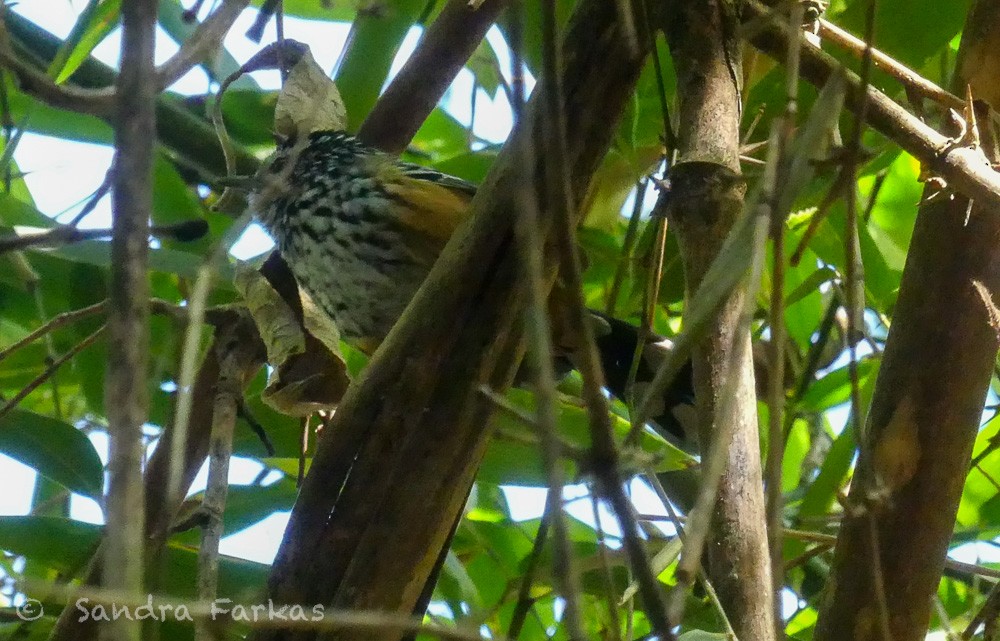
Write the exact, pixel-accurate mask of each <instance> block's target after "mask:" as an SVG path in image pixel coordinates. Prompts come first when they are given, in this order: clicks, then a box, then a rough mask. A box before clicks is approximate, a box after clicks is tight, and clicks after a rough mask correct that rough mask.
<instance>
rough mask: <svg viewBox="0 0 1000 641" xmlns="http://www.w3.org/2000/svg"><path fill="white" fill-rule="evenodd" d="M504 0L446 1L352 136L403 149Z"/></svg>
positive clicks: (391, 149)
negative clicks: (474, 4)
mask: <svg viewBox="0 0 1000 641" xmlns="http://www.w3.org/2000/svg"><path fill="white" fill-rule="evenodd" d="M506 4H507V0H485V2H483V3H482V4H479V5H478V6H473V3H470V2H469V1H468V0H451V1H450V2H449V3H448V4H447V5H446V6H445V8H444V9H443V10H442V11H441V15H439V16H438V17H437V19H436V20H435V21H434V23H433V24H432V25H431V26H430V27H428V28H427V31H426V33H424V36H423V38H422V39H421V40H420V44H419V45H418V46H417V48H416V50H414V52H413V55H411V56H410V57H409V59H408V60H407V61H406V64H405V65H403V68H402V69H401V70H400V71H399V73H398V74H397V75H396V77H395V78H394V79H393V81H392V82H391V83H390V84H389V87H388V88H387V89H386V90H385V93H383V94H382V96H381V97H380V98H379V100H378V102H377V103H376V104H375V107H374V108H373V109H372V110H371V112H370V113H369V114H368V116H367V117H366V118H365V121H364V123H362V125H361V129H360V130H359V131H358V137H359V138H360V139H361V140H364V141H365V142H366V143H368V144H369V145H372V146H373V147H378V148H379V149H383V150H385V151H388V152H390V153H399V152H401V151H403V149H405V148H406V145H408V144H409V142H410V140H411V139H412V138H413V136H414V135H415V134H416V133H417V130H418V129H419V128H420V125H422V124H423V122H424V120H426V119H427V116H428V115H430V113H431V111H432V110H433V109H434V107H435V105H437V103H438V101H439V100H441V96H443V95H444V92H445V91H447V89H448V87H449V86H450V85H451V83H452V81H453V80H454V79H455V76H456V75H457V74H458V72H459V70H461V69H462V66H463V65H464V64H465V63H466V61H468V59H469V57H470V56H472V54H473V52H475V50H476V47H478V46H479V43H480V42H482V40H483V38H484V37H485V36H486V32H487V31H489V29H490V27H491V26H493V23H494V22H495V21H496V19H497V16H499V15H500V11H501V10H502V9H503V8H504V6H505V5H506Z"/></svg>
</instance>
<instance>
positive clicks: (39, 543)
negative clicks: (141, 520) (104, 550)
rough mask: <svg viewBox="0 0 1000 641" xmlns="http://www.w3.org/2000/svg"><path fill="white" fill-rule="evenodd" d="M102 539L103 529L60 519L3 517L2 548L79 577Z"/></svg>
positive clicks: (1, 519) (0, 536)
mask: <svg viewBox="0 0 1000 641" xmlns="http://www.w3.org/2000/svg"><path fill="white" fill-rule="evenodd" d="M100 539H101V526H99V525H93V524H91V523H83V522H82V521H74V520H72V519H65V518H62V517H56V516H0V549H3V550H7V551H8V552H10V553H12V554H16V555H18V556H24V557H27V558H29V559H32V560H34V561H37V562H40V563H44V564H46V565H48V567H50V568H52V569H53V570H56V571H58V572H60V573H62V574H69V575H72V574H75V573H76V572H77V571H79V569H80V568H81V567H82V566H83V564H84V563H86V562H87V559H89V558H90V556H91V554H93V552H94V550H96V549H97V544H98V542H99V541H100Z"/></svg>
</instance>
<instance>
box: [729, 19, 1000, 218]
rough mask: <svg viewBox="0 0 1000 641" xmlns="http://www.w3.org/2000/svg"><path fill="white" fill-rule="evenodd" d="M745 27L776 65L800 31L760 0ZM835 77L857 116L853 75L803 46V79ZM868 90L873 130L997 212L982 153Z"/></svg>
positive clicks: (998, 190)
mask: <svg viewBox="0 0 1000 641" xmlns="http://www.w3.org/2000/svg"><path fill="white" fill-rule="evenodd" d="M744 22H745V24H746V25H747V28H748V30H749V34H748V37H749V39H750V42H751V43H752V44H753V45H754V46H755V47H756V48H758V49H760V50H761V51H763V52H764V53H766V54H768V55H769V56H771V57H773V58H775V59H776V60H778V61H779V62H780V61H783V60H785V58H786V56H787V49H788V43H789V40H790V38H792V37H797V38H798V37H801V34H800V33H798V32H796V33H795V34H791V33H790V31H789V29H788V25H787V24H786V23H785V21H783V20H781V19H780V18H778V17H777V16H775V15H774V14H773V12H770V11H769V10H768V9H767V8H766V7H765V6H764V5H763V4H761V3H760V2H759V1H758V0H747V1H746V5H745V9H744ZM835 73H842V74H843V75H844V77H845V78H846V80H847V101H846V104H847V106H848V107H849V108H851V109H852V110H855V111H857V110H858V108H859V107H860V104H861V100H860V99H861V91H862V83H861V79H860V78H859V77H858V76H857V74H855V73H852V72H850V71H847V70H844V69H843V68H842V66H841V65H840V63H838V62H837V61H836V60H835V59H834V58H833V57H832V56H830V55H829V54H827V53H825V52H823V51H821V50H819V49H817V48H816V47H815V46H814V45H812V44H810V43H809V42H803V43H802V67H801V76H802V78H803V79H805V80H807V81H808V82H809V83H811V84H813V85H815V86H817V87H822V86H824V85H825V84H826V82H827V81H828V80H829V79H830V76H832V75H833V74H835ZM866 91H867V96H868V98H867V103H868V106H867V123H868V124H869V125H870V126H871V127H872V128H874V129H875V130H877V131H878V132H879V133H881V134H882V135H884V136H886V137H888V138H889V139H891V140H892V141H893V142H895V143H896V144H897V145H899V146H900V147H902V148H903V149H904V150H906V151H907V152H908V153H909V154H910V155H912V156H913V157H915V158H917V159H918V160H919V161H920V162H921V163H923V164H924V165H925V166H926V167H928V168H929V169H930V170H931V171H933V172H935V173H936V174H938V175H940V176H941V177H943V178H944V179H945V180H946V181H947V182H948V185H949V186H950V187H951V188H952V189H955V190H957V191H960V192H962V193H963V194H965V195H966V196H968V197H970V198H973V199H974V200H975V201H976V202H978V203H981V204H983V205H986V206H988V207H990V208H997V207H1000V174H998V173H997V172H996V171H994V170H993V169H992V168H991V167H990V164H989V162H988V161H987V159H986V158H985V157H984V156H983V154H982V152H981V151H980V150H978V149H971V148H969V147H965V146H956V145H953V144H952V143H953V141H952V140H951V139H950V138H948V137H947V136H944V135H943V134H940V133H938V132H937V131H935V130H934V129H932V128H931V127H930V126H929V125H927V124H925V123H923V122H921V121H920V119H918V118H917V117H916V116H914V115H913V114H911V113H909V112H908V111H907V110H906V109H904V108H903V107H901V106H900V105H899V104H897V103H896V102H895V101H893V100H892V99H891V98H889V97H888V96H886V95H885V94H884V93H882V92H881V91H879V90H877V89H875V88H874V87H871V86H869V87H867V88H866ZM987 91H991V89H990V88H988V87H984V88H983V92H987ZM978 94H979V92H977V95H978Z"/></svg>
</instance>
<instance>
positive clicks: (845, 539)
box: [814, 0, 1000, 641]
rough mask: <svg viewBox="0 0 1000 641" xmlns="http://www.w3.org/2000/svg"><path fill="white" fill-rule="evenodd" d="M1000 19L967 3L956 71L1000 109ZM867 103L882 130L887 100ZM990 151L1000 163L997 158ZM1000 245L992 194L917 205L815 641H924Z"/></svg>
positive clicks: (970, 421)
mask: <svg viewBox="0 0 1000 641" xmlns="http://www.w3.org/2000/svg"><path fill="white" fill-rule="evenodd" d="M998 12H1000V2H998V1H997V0H978V1H977V2H975V3H974V4H973V8H972V9H971V11H970V13H969V16H968V19H967V21H966V28H965V30H964V31H963V36H962V43H961V46H960V47H959V59H960V61H961V60H964V61H969V60H974V61H975V62H974V63H973V64H972V65H969V66H966V65H965V64H961V63H960V64H959V69H958V73H957V74H956V79H955V87H961V88H964V87H965V86H966V84H968V85H970V86H971V90H972V92H973V95H976V96H989V97H990V98H991V99H993V100H996V98H997V93H996V86H995V85H996V83H995V78H996V76H997V73H998V72H1000V33H997V31H996V29H988V28H986V25H995V24H996V15H998ZM959 93H961V92H959ZM866 95H867V96H868V99H867V100H868V105H867V115H868V118H869V120H871V121H875V120H876V118H877V114H878V112H879V110H880V109H881V104H880V102H879V100H880V99H879V97H878V94H876V93H874V92H873V91H872V90H868V91H867V92H866ZM996 104H997V102H994V106H995V105H996ZM858 111H859V112H860V111H862V108H861V107H859V108H858ZM986 120H988V119H986V118H983V119H980V122H986ZM986 126H992V125H990V124H987V125H986ZM983 152H986V154H987V155H988V157H989V160H990V161H991V162H997V160H998V159H997V157H996V153H995V150H994V149H991V148H990V147H989V146H987V147H986V148H984V149H983V150H980V151H978V152H977V153H979V154H980V157H981V158H982V154H983ZM981 162H982V160H981ZM984 164H985V163H984ZM949 182H953V183H954V182H958V181H957V180H955V181H949ZM932 190H933V188H928V189H927V190H925V196H927V195H930V193H931V191H932ZM969 193H971V192H969ZM848 197H849V199H850V198H853V197H854V195H853V193H851V194H849V196H848ZM970 204H971V205H972V207H971V212H970V210H969V207H970ZM998 239H1000V212H998V209H997V206H996V205H995V201H991V200H990V198H989V197H988V196H987V195H984V196H983V197H981V198H978V199H977V200H976V202H974V203H970V201H969V199H968V198H967V197H966V196H964V195H959V194H955V195H954V196H953V197H952V198H948V199H938V200H928V199H925V200H924V202H923V203H922V204H921V206H920V209H919V211H918V213H917V219H916V223H915V225H914V229H913V237H912V239H911V241H910V249H909V252H908V254H907V256H906V266H905V267H904V269H903V276H902V280H901V282H900V287H899V297H898V300H897V302H896V307H895V312H894V314H893V322H892V327H891V328H890V329H889V335H888V338H887V340H886V346H885V351H884V352H883V356H882V365H881V367H880V368H879V372H878V379H877V380H876V383H875V392H874V395H873V397H872V403H871V409H870V411H869V412H868V418H867V421H866V422H865V430H864V434H863V441H862V442H861V444H862V447H861V452H860V455H859V458H858V464H857V471H856V472H855V475H854V478H853V480H852V481H851V493H850V497H849V507H850V508H851V509H849V510H848V511H847V513H846V514H845V517H844V519H843V522H842V525H841V530H840V534H839V536H838V537H837V547H836V553H835V555H834V561H833V567H832V574H831V577H830V582H829V583H830V589H829V591H828V593H827V595H826V599H825V602H824V603H823V607H822V608H821V610H820V616H819V620H818V622H817V625H816V632H815V636H814V638H815V639H816V641H833V640H839V639H844V638H853V639H858V640H859V641H876V640H881V639H884V638H886V637H887V636H889V637H891V638H892V639H893V641H917V640H918V639H923V638H924V637H925V635H926V632H927V628H928V625H929V623H930V617H931V598H932V596H933V595H934V593H935V591H936V590H937V587H938V585H939V583H940V580H941V573H942V571H943V568H944V563H945V558H946V554H947V551H948V547H949V544H950V541H951V537H952V533H953V530H954V526H955V514H956V511H957V509H958V505H959V501H960V499H961V495H962V488H963V485H964V482H965V477H966V473H967V471H968V468H969V459H970V456H971V453H972V447H973V444H974V443H975V439H976V434H977V432H978V428H979V423H980V420H981V417H982V411H983V403H984V400H985V398H986V394H987V390H988V389H989V384H990V379H991V377H992V375H993V367H994V358H995V356H996V353H997V348H998V346H1000V333H998V332H1000V327H998V326H997V323H996V301H997V300H998V297H1000V272H998V270H997V269H996V265H997V264H998V261H1000V242H998ZM852 338H854V337H852ZM914 523H919V524H920V527H913V524H914ZM915 559H916V560H919V562H917V563H915V562H914V560H915ZM886 628H888V629H886Z"/></svg>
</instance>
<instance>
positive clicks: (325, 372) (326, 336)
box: [234, 263, 350, 416]
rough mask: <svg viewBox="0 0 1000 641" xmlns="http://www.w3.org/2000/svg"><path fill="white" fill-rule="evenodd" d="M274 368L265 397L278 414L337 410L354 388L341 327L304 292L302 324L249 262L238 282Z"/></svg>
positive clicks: (239, 268) (241, 269)
mask: <svg viewBox="0 0 1000 641" xmlns="http://www.w3.org/2000/svg"><path fill="white" fill-rule="evenodd" d="M234 282H235V285H236V289H237V290H238V291H239V292H240V294H241V295H242V296H243V299H244V301H245V302H246V305H247V308H248V309H249V310H250V315H251V316H252V317H253V319H254V322H255V323H256V325H257V329H258V331H259V332H260V336H261V339H262V340H263V341H264V345H265V347H266V348H267V361H268V363H269V364H270V365H271V367H272V368H273V369H272V371H271V374H270V376H269V377H268V382H267V387H266V388H265V389H264V392H263V393H262V394H261V398H262V399H263V400H264V402H266V403H267V404H268V405H270V406H271V407H273V408H274V409H275V410H277V411H279V412H282V413H283V414H288V415H291V416H305V415H308V414H311V413H313V412H315V411H318V410H329V409H333V408H335V407H336V406H337V404H338V403H339V402H340V399H341V398H342V397H343V395H344V391H345V390H346V389H347V386H348V385H349V384H350V378H349V377H348V375H347V365H346V363H345V362H344V358H343V356H342V355H341V353H340V348H339V343H340V336H339V333H338V332H337V328H336V327H335V326H334V325H333V323H332V322H331V321H330V320H329V319H328V318H326V317H325V316H324V315H323V314H322V313H321V312H319V311H318V310H316V308H315V305H313V304H312V301H311V300H309V299H308V297H307V296H305V295H304V293H303V292H301V291H300V296H301V298H302V309H303V316H304V317H303V320H301V321H300V320H299V318H298V316H297V314H296V313H295V310H293V309H292V307H291V306H290V305H289V304H288V303H287V302H286V301H285V300H284V299H283V298H282V297H281V295H280V294H279V293H278V292H277V291H276V290H275V289H274V288H273V287H272V286H271V284H270V283H269V282H268V280H267V279H266V278H264V276H262V275H261V274H260V272H259V271H258V270H257V269H256V268H255V267H252V266H250V265H248V264H246V263H242V264H240V265H238V266H237V269H236V277H235V279H234Z"/></svg>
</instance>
